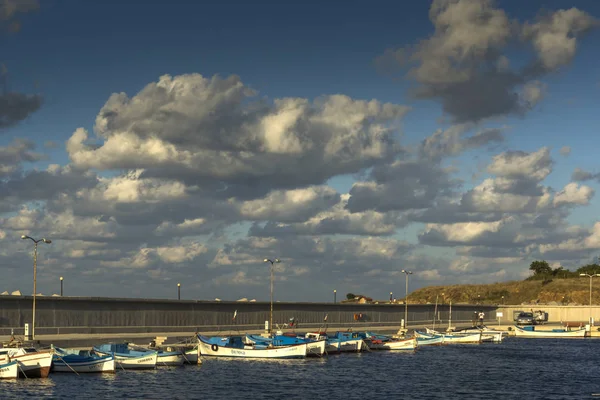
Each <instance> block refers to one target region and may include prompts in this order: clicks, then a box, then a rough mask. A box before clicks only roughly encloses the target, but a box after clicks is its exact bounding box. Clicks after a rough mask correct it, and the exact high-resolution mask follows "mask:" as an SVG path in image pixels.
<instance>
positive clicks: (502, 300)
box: [502, 296, 504, 305]
mask: <svg viewBox="0 0 600 400" xmlns="http://www.w3.org/2000/svg"><path fill="white" fill-rule="evenodd" d="M502 305H504V296H502Z"/></svg>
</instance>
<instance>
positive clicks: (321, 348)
mask: <svg viewBox="0 0 600 400" xmlns="http://www.w3.org/2000/svg"><path fill="white" fill-rule="evenodd" d="M326 349H327V340H325V339H322V340H315V341H312V342H308V343H306V355H307V356H317V357H321V356H322V355H323V354H325V351H326Z"/></svg>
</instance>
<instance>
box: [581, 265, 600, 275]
mask: <svg viewBox="0 0 600 400" xmlns="http://www.w3.org/2000/svg"><path fill="white" fill-rule="evenodd" d="M575 272H576V273H577V275H579V274H590V275H593V274H600V265H598V264H588V265H584V266H583V267H579V269H577V271H575Z"/></svg>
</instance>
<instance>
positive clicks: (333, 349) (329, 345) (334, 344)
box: [304, 332, 341, 354]
mask: <svg viewBox="0 0 600 400" xmlns="http://www.w3.org/2000/svg"><path fill="white" fill-rule="evenodd" d="M304 338H306V339H308V340H311V341H319V340H325V353H327V354H337V353H339V352H340V347H341V342H340V341H339V340H337V339H333V338H330V337H328V336H327V333H325V332H307V333H305V334H304Z"/></svg>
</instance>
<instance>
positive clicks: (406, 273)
mask: <svg viewBox="0 0 600 400" xmlns="http://www.w3.org/2000/svg"><path fill="white" fill-rule="evenodd" d="M402 273H403V274H404V275H405V277H406V296H405V297H404V329H406V324H407V322H408V276H409V275H412V271H407V270H404V269H403V270H402Z"/></svg>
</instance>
